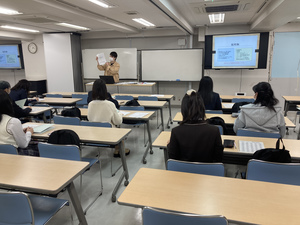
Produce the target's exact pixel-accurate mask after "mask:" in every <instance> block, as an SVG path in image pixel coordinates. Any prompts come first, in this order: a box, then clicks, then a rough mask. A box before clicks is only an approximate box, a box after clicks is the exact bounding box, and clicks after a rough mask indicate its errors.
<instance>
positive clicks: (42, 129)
mask: <svg viewBox="0 0 300 225" xmlns="http://www.w3.org/2000/svg"><path fill="white" fill-rule="evenodd" d="M22 127H23V129H24V128H27V127H32V128H33V131H34V133H43V132H45V131H46V130H48V129H50V128H52V127H53V124H42V125H37V124H23V125H22Z"/></svg>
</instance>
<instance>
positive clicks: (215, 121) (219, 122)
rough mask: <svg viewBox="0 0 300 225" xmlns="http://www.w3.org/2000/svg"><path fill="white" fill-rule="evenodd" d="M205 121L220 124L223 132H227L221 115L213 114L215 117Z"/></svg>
mask: <svg viewBox="0 0 300 225" xmlns="http://www.w3.org/2000/svg"><path fill="white" fill-rule="evenodd" d="M206 121H207V123H208V124H212V125H220V126H221V127H223V133H224V134H228V131H227V127H226V124H225V121H224V120H223V119H222V118H221V117H218V116H215V117H212V118H210V119H207V120H206Z"/></svg>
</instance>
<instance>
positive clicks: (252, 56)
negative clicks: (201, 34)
mask: <svg viewBox="0 0 300 225" xmlns="http://www.w3.org/2000/svg"><path fill="white" fill-rule="evenodd" d="M212 42H213V43H212V68H213V69H221V68H222V69H223V68H258V58H259V43H260V34H259V33H256V34H239V35H214V36H213V40H212Z"/></svg>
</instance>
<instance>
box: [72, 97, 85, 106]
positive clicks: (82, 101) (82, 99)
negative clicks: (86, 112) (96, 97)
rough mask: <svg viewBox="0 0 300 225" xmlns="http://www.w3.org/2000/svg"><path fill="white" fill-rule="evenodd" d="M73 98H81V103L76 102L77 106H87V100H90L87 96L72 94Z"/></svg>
mask: <svg viewBox="0 0 300 225" xmlns="http://www.w3.org/2000/svg"><path fill="white" fill-rule="evenodd" d="M72 98H81V100H80V101H78V102H76V105H80V106H83V105H87V104H88V103H87V99H88V95H87V94H72Z"/></svg>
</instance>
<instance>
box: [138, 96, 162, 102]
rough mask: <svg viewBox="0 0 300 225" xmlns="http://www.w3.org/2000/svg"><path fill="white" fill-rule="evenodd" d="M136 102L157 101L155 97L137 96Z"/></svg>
mask: <svg viewBox="0 0 300 225" xmlns="http://www.w3.org/2000/svg"><path fill="white" fill-rule="evenodd" d="M138 100H140V101H158V98H157V96H139V97H138Z"/></svg>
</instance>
